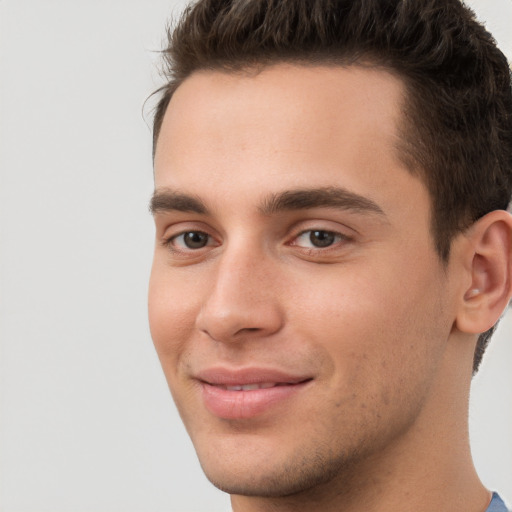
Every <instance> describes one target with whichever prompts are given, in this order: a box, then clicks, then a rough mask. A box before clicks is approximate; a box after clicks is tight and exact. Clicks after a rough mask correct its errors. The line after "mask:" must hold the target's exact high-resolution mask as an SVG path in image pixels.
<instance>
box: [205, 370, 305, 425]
mask: <svg viewBox="0 0 512 512" xmlns="http://www.w3.org/2000/svg"><path fill="white" fill-rule="evenodd" d="M195 378H196V379H197V380H198V381H199V383H200V385H201V392H202V399H203V403H204V405H205V407H206V409H207V410H208V411H209V412H210V413H211V414H213V415H214V416H217V417H218V418H222V419H247V418H252V417H255V416H259V415H261V414H263V413H265V412H268V411H269V410H271V409H273V408H275V406H277V405H282V403H283V402H284V401H286V400H290V399H292V398H293V397H294V396H295V395H296V394H297V393H299V392H300V391H301V390H303V389H304V388H305V387H306V386H307V385H308V384H309V383H310V382H311V380H312V377H311V376H307V375H294V374H291V373H287V372H283V371H280V370H274V369H269V368H244V369H227V368H209V369H207V370H204V371H201V372H199V373H198V374H197V375H196V376H195ZM244 387H245V389H244ZM247 387H248V389H247ZM233 388H235V389H233ZM237 388H238V389H237ZM240 388H241V389H240Z"/></svg>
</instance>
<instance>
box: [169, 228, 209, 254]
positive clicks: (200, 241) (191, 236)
mask: <svg viewBox="0 0 512 512" xmlns="http://www.w3.org/2000/svg"><path fill="white" fill-rule="evenodd" d="M168 243H169V245H173V246H175V247H177V248H178V249H192V250H197V249H202V248H203V247H206V246H207V245H211V244H212V240H211V237H210V235H208V234H207V233H204V232H202V231H186V232H184V233H180V234H179V235H176V236H173V237H172V238H171V239H170V240H169V242H168Z"/></svg>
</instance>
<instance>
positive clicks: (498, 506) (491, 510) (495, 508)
mask: <svg viewBox="0 0 512 512" xmlns="http://www.w3.org/2000/svg"><path fill="white" fill-rule="evenodd" d="M485 512H508V510H507V507H505V503H503V500H502V499H501V498H500V497H499V496H498V494H497V493H493V495H492V500H491V503H489V507H488V508H487V510H486V511H485Z"/></svg>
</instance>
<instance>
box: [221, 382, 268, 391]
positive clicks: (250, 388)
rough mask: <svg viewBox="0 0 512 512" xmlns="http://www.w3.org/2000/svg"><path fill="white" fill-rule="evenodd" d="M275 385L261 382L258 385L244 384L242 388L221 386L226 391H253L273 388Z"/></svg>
mask: <svg viewBox="0 0 512 512" xmlns="http://www.w3.org/2000/svg"><path fill="white" fill-rule="evenodd" d="M276 385H277V384H276V383H275V382H261V383H258V384H244V385H243V386H221V387H222V388H224V389H226V390H228V391H253V390H255V389H268V388H273V387H274V386H276Z"/></svg>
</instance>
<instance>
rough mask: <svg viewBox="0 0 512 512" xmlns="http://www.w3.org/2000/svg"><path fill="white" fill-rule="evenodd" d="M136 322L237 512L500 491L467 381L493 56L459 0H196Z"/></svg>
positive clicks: (167, 112)
mask: <svg viewBox="0 0 512 512" xmlns="http://www.w3.org/2000/svg"><path fill="white" fill-rule="evenodd" d="M165 55H166V57H167V62H168V64H169V69H168V72H169V74H168V84H167V85H166V86H165V87H164V88H163V90H162V91H161V92H162V97H161V100H160V102H159V105H158V107H157V111H156V116H155V126H154V128H155V131H154V162H155V193H154V196H153V199H152V202H151V210H152V212H153V214H154V218H155V223H156V237H157V241H156V248H155V257H154V264H153V270H152V276H151V282H150V292H149V314H150V325H151V331H152V335H153V339H154V343H155V346H156V349H157V351H158V355H159V357H160V360H161V362H162V366H163V369H164V372H165V375H166V378H167V380H168V383H169V387H170V389H171V392H172V394H173V397H174V400H175V402H176V404H177V407H178V409H179V412H180V414H181V417H182V419H183V421H184V423H185V426H186V428H187V430H188V432H189V434H190V436H191V438H192V441H193V443H194V445H195V448H196V451H197V454H198V457H199V460H200V462H201V465H202V467H203V469H204V471H205V473H206V475H207V477H208V478H209V479H210V480H211V481H212V482H213V484H215V485H216V486H217V487H219V488H220V489H222V490H224V491H226V492H228V493H230V494H231V502H232V507H233V510H234V512H248V511H251V512H252V511H270V510H272V511H312V510H318V511H323V512H328V511H334V510H336V511H341V510H343V511H344V512H348V511H350V512H351V511H356V510H357V511H361V510H364V511H367V512H368V511H371V512H373V511H375V512H377V511H378V512H387V511H410V510H415V511H425V512H426V511H429V512H431V511H450V512H454V511H455V512H458V511H460V512H462V511H464V512H483V511H485V510H488V511H502V510H505V507H504V505H503V503H502V502H501V500H500V499H499V497H498V496H497V495H494V496H493V495H492V494H491V493H490V492H489V491H488V490H487V489H485V488H484V486H483V485H482V484H481V483H480V481H479V479H478V476H477V474H476V472H475V469H474V467H473V463H472V460H471V455H470V448H469V441H468V429H467V405H468V395H469V387H470V381H471V377H472V374H473V372H476V371H477V369H478V366H479V364H480V360H481V358H482V354H483V351H484V349H485V346H486V344H487V342H488V340H489V337H490V335H491V333H492V330H493V326H495V324H496V322H497V321H498V320H499V318H500V315H501V314H502V313H503V311H504V310H505V308H506V306H507V304H508V302H509V300H510V297H511V295H512V275H511V271H512V255H511V252H512V219H511V216H510V214H509V213H507V212H506V211H505V210H506V209H507V206H508V203H509V200H510V196H511V192H512V94H511V86H510V74H509V70H508V64H507V61H506V59H505V57H504V56H503V54H502V53H501V52H500V51H499V50H498V49H497V48H496V47H495V43H494V41H493V40H492V38H491V36H490V35H489V34H488V33H487V32H486V31H485V30H484V28H483V27H482V26H480V25H478V24H477V23H476V21H475V20H474V17H473V14H472V13H471V11H469V10H468V9H467V8H466V7H464V6H463V5H462V4H461V3H460V2H459V1H458V0H415V1H414V2H412V1H406V0H386V1H379V0H373V1H366V0H337V1H332V0H331V1H329V0H280V1H271V0H205V1H200V2H198V3H197V4H195V5H194V6H192V7H190V8H189V9H188V10H187V11H186V12H185V14H184V17H183V19H182V20H181V23H180V24H179V25H178V26H177V28H176V29H175V30H174V31H173V32H171V33H170V39H169V47H168V49H167V50H166V53H165Z"/></svg>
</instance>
